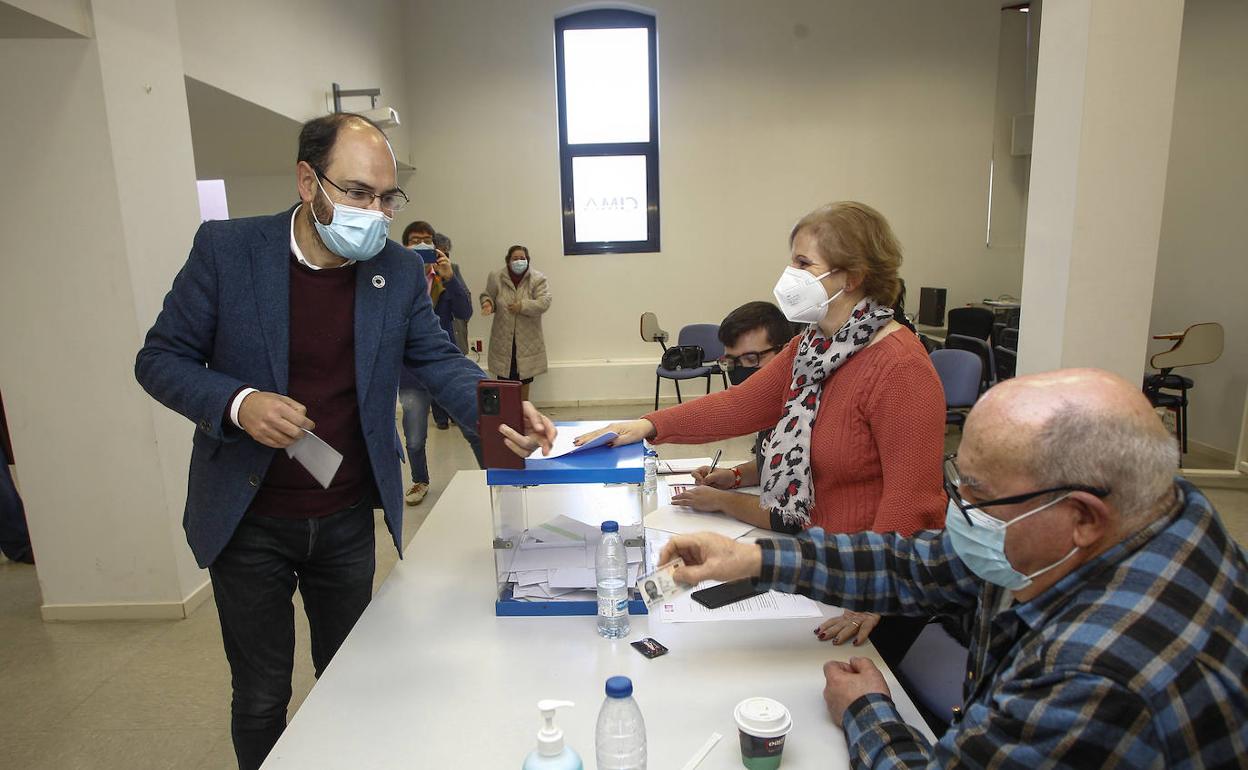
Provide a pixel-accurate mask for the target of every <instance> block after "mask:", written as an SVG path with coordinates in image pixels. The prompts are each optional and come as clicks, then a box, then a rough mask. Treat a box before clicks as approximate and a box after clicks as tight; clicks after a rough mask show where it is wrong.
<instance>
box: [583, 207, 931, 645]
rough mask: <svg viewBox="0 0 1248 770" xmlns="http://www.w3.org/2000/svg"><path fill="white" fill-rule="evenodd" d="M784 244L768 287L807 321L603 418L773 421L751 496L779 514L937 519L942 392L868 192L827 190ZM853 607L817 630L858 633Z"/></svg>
mask: <svg viewBox="0 0 1248 770" xmlns="http://www.w3.org/2000/svg"><path fill="white" fill-rule="evenodd" d="M789 246H790V252H791V254H790V263H789V266H788V267H786V268H785V269H784V273H783V274H782V275H781V277H780V280H779V281H778V282H777V284H776V286H775V289H774V294H775V297H776V301H777V303H778V304H779V306H780V309H781V310H782V311H783V312H784V314H785V317H787V318H788V319H789V320H790V321H793V322H796V323H803V324H808V326H807V327H806V329H805V331H804V333H802V334H801V335H799V336H797V337H795V338H794V339H793V340H792V341H791V342H790V343H789V344H788V345H786V346H785V349H784V350H783V351H782V352H781V353H780V354H779V355H778V356H776V358H775V359H774V360H772V361H771V362H770V363H768V364H767V365H766V366H764V367H762V369H760V370H759V372H758V373H757V374H754V375H753V376H752V377H750V378H749V379H748V380H746V381H744V382H742V383H741V384H740V385H736V386H734V387H732V388H729V389H728V390H725V391H722V392H719V393H715V394H712V395H709V396H704V397H702V398H699V399H697V400H696V401H691V402H689V403H686V404H682V405H679V406H674V407H671V408H668V409H662V410H660V411H657V412H652V413H650V414H648V415H646V416H645V417H644V418H643V419H640V420H630V421H627V422H621V423H616V424H614V425H611V426H609V427H607V428H606V429H604V430H613V431H615V432H617V433H619V434H620V435H619V438H617V439H616V441H615V443H617V444H620V443H629V442H633V441H640V440H642V439H650V440H651V441H652V442H653V443H656V444H661V443H669V442H670V443H678V444H693V443H704V442H708V441H717V440H722V439H726V438H731V437H733V436H740V435H745V434H747V433H751V432H754V431H758V430H763V429H765V428H770V429H772V431H771V436H770V438H769V439H768V441H767V442H766V444H765V446H764V447H763V453H762V454H763V467H762V468H761V469H760V470H761V476H762V478H761V482H762V495H761V502H762V505H763V506H764V507H765V508H766V509H769V510H770V511H772V512H774V513H775V514H776V515H778V516H779V519H780V521H781V522H783V523H784V524H786V525H790V526H792V525H798V526H801V527H822V528H824V529H825V530H828V531H830V532H860V531H863V530H874V531H877V532H899V533H901V534H903V535H909V534H911V533H913V532H915V531H917V530H920V529H927V528H939V527H940V526H941V524H942V522H943V521H944V513H945V504H946V498H945V496H944V492H943V490H942V475H941V461H942V454H943V449H944V433H945V399H944V392H943V391H942V389H941V386H940V380H939V378H938V377H937V376H936V371H935V369H933V368H932V364H931V360H930V359H929V358H928V355H927V351H926V350H924V348H923V345H922V344H921V343H920V342H919V340H918V339H917V338H916V337H915V335H913V334H911V333H910V332H909V331H907V330H905V329H904V327H903V326H902V325H901V324H899V323H897V322H896V321H894V320H893V319H892V310H891V306H892V304H893V302H894V300H895V299H896V296H897V293H898V290H899V288H900V287H899V278H898V274H897V272H898V269H899V267H900V265H901V247H900V245H899V244H898V243H897V240H896V238H895V237H894V235H893V232H892V228H891V227H890V226H889V224H888V222H887V221H886V220H885V219H884V217H883V216H881V215H880V214H879V212H877V211H875V210H874V209H872V208H871V207H869V206H866V205H864V204H861V203H854V202H841V203H832V204H829V205H827V206H823V207H822V208H819V209H816V210H815V211H812V212H811V213H809V214H807V215H806V216H805V217H803V218H802V219H801V220H800V221H799V222H798V223H797V224H796V225H795V226H794V227H793V230H792V232H791V233H790V234H789ZM590 437H592V434H591V435H590V436H587V437H585V438H586V439H587V438H590ZM760 513H761V514H763V515H766V514H767V511H760ZM751 523H756V524H758V525H760V526H768V527H769V526H770V522H763V521H761V520H760V521H759V522H751ZM861 617H862V619H859V618H860V616H859V615H857V614H855V615H849V616H846V619H841V618H834V619H833V620H830V621H828V622H827V623H825V624H824V625H823V626H821V627H820V629H816V633H819V634H820V637H821V638H833V639H835V640H836V641H838V642H839V641H845V640H846V639H848V638H851V637H856V639H857V640H858V641H859V642H861V641H862V640H865V638H866V633H869V631H870V627H871V626H873V625H874V620H875V617H874V616H872V617H871V618H870V619H869V620H868V619H867V618H866V616H865V615H863V616H861ZM903 620H904V621H908V620H909V619H891V620H890V621H889V622H890V623H898V624H900V623H902V622H903ZM917 633H918V626H917V625H916V627H915V628H913V629H910V628H908V627H907V628H905V629H897V631H896V632H895V633H891V634H889V635H888V636H889V637H890V638H887V639H886V638H882V637H880V636H878V635H877V641H876V646H877V647H880V648H881V650H880V651H881V654H884V649H883V647H884V646H885V645H886V644H888V643H889V642H891V641H892V639H894V638H895V639H896V641H897V642H898V643H899V646H901V647H903V648H904V647H908V646H909V642H910V641H911V640H912V639H913V636H914V635H917ZM890 657H891V656H890Z"/></svg>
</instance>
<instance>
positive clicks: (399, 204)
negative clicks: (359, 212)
mask: <svg viewBox="0 0 1248 770" xmlns="http://www.w3.org/2000/svg"><path fill="white" fill-rule="evenodd" d="M312 170H313V171H315V172H316V175H317V176H319V177H320V178H321V179H324V180H325V181H326V182H329V183H330V185H332V186H333V188H334V189H335V190H337V191H338V192H340V193H342V195H343V197H345V198H346V199H347V203H349V204H351V205H352V206H355V207H356V208H360V209H366V208H368V207H369V206H371V205H373V200H378V201H381V207H382V208H383V209H385V210H387V211H402V210H403V207H404V206H406V205H407V204H408V203H409V202H410V200H409V199H408V197H407V193H405V192H403V191H402V190H394V191H393V192H388V193H375V192H373V191H372V190H365V189H363V188H362V187H348V188H345V189H344V188H343V187H341V186H339V184H338V183H337V182H335V181H334V180H332V179H330V178H329V177H327V176H325V172H324V171H321V170H320V169H319V168H316V167H315V166H313V167H312Z"/></svg>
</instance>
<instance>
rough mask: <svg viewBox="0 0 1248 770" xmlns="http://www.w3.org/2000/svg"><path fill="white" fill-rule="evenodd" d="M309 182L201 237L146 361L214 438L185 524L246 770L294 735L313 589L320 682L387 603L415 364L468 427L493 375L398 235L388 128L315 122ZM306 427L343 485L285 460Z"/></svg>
mask: <svg viewBox="0 0 1248 770" xmlns="http://www.w3.org/2000/svg"><path fill="white" fill-rule="evenodd" d="M296 179H297V187H298V191H299V197H300V203H299V204H298V205H297V206H295V207H294V208H293V209H291V210H289V211H285V212H282V213H281V214H278V215H276V216H272V217H257V218H253V219H241V220H233V221H227V222H208V223H205V224H204V225H203V226H202V227H200V229H199V232H198V233H197V234H196V236H195V243H194V245H193V247H192V248H191V253H190V257H189V258H188V259H187V262H186V265H185V266H184V267H183V268H182V270H181V272H179V273H178V275H177V277H176V278H175V279H174V282H173V288H172V289H171V290H170V292H169V294H168V295H167V296H166V297H165V302H164V307H163V309H162V310H161V312H160V315H159V317H158V318H157V319H156V323H155V325H154V326H153V327H152V329H151V331H150V332H148V335H147V339H146V341H145V343H144V345H143V349H142V350H140V351H139V354H138V359H137V361H136V363H135V376H136V377H137V378H138V381H139V383H140V384H142V386H143V387H144V389H146V390H147V392H148V393H150V394H151V395H152V396H153V397H154V398H156V400H158V401H160V402H161V403H162V404H164V405H165V406H168V407H169V408H171V409H173V410H175V411H177V412H178V413H180V414H182V415H185V416H186V417H187V418H189V419H190V420H192V421H193V422H194V423H195V425H196V427H197V430H196V431H195V436H194V441H193V449H192V453H191V468H190V476H189V480H188V492H187V501H186V512H185V517H184V526H185V528H186V534H187V540H188V542H189V543H190V546H191V550H192V551H193V552H194V554H195V558H196V560H197V561H198V563H199V565H200V566H201V567H207V568H208V570H209V574H210V576H211V578H212V585H213V593H214V597H215V599H216V603H217V610H218V613H219V615H220V618H221V632H222V637H223V639H224V643H225V652H226V657H227V658H228V659H229V662H230V668H231V672H232V680H233V686H234V695H233V702H232V707H231V732H232V736H233V740H234V748H235V753H236V755H237V757H238V763H239V767H240V768H244V769H247V768H255V767H259V766H260V764H261V763H262V762H263V761H264V758H265V756H267V754H268V753H269V750H270V749H271V748H272V747H273V744H274V743H275V742H276V741H277V739H278V737H279V736H280V735H281V733H282V730H283V729H284V727H285V724H286V707H287V705H288V703H289V700H290V695H291V687H290V677H291V672H292V669H293V665H294V609H293V604H292V602H291V599H292V597H293V595H294V590H295V588H296V586H297V587H298V588H299V591H300V594H301V595H302V596H303V601H304V606H305V609H306V612H307V615H308V623H309V627H310V633H311V641H312V658H313V663H314V665H315V669H316V673H317V675H318V676H319V675H320V673H321V671H323V670H324V669H325V666H326V665H328V663H329V661H330V659H331V658H332V657H333V655H334V653H335V652H336V651H337V650H338V647H339V646H340V645H341V644H342V641H343V640H344V639H345V638H346V636H347V633H348V632H349V631H350V630H351V627H352V626H353V625H354V624H355V621H356V620H357V619H358V618H359V616H360V615H361V613H363V611H364V608H365V607H366V606H367V605H368V602H369V599H370V598H371V594H372V581H373V572H374V566H375V565H374V550H375V543H374V538H373V509H374V508H375V507H376V506H378V505H380V506H381V508H382V509H383V511H384V513H385V520H386V524H387V525H388V527H389V529H390V533H391V535H392V536H393V538H394V543H395V546H396V547H399V548H401V547H402V545H401V544H402V526H403V496H402V495H403V490H402V482H401V479H400V469H399V463H400V460H401V459H402V457H403V447H402V444H401V442H400V441H399V436H398V431H397V429H396V427H395V418H394V410H395V399H396V394H397V391H398V381H399V370H400V368H401V367H403V366H404V365H406V366H407V368H408V370H409V371H411V372H414V373H415V374H416V376H417V377H418V378H419V379H420V380H421V382H422V384H423V385H424V387H426V388H427V389H428V390H429V391H430V392H431V393H432V394H433V396H434V398H436V399H437V400H438V402H439V403H441V404H442V405H443V406H445V407H446V409H447V410H448V411H449V412H450V413H451V415H452V416H453V417H454V419H455V420H456V422H459V423H460V424H463V425H475V424H476V419H477V410H476V383H477V381H478V380H480V379H482V378H483V377H484V376H485V375H484V373H483V372H482V371H481V370H480V369H479V368H478V367H477V366H476V365H475V364H473V363H472V362H471V361H469V360H468V359H467V358H465V357H464V355H463V354H462V353H461V352H460V351H459V349H458V348H456V347H455V345H454V344H452V343H451V341H450V340H449V339H448V338H447V336H446V334H445V333H444V332H443V331H442V329H441V327H440V326H439V325H438V319H437V317H436V316H435V315H434V313H433V309H432V307H431V306H430V303H429V295H428V292H427V290H426V285H425V279H424V276H423V274H422V273H421V271H420V269H419V261H417V260H413V259H412V257H411V254H410V252H408V251H407V250H405V249H404V248H402V247H401V246H399V245H398V244H396V243H394V242H392V241H389V240H387V237H386V236H387V233H388V231H389V225H390V220H391V217H392V216H393V213H394V212H395V211H397V210H398V209H401V208H402V207H403V206H404V205H405V204H406V203H407V196H406V195H405V194H404V193H403V191H402V190H400V189H399V187H398V185H397V176H396V171H395V161H394V154H393V153H392V151H391V149H390V145H389V142H388V141H387V140H386V137H385V134H383V133H382V132H381V130H380V129H379V128H378V127H377V126H376V125H374V124H372V123H371V122H369V121H368V120H366V119H364V118H362V117H360V116H358V115H350V114H341V113H339V114H333V115H328V116H325V117H322V118H317V119H315V120H312V121H309V122H308V123H307V124H305V125H304V127H303V130H302V132H301V133H300V136H299V156H298V163H297V165H296ZM524 409H525V428H526V434H525V435H523V436H522V435H520V434H519V433H517V432H515V431H511V430H510V429H509V428H504V429H503V432H504V433H505V437H506V440H507V442H508V444H509V446H510V447H511V448H512V450H513V451H515V452H516V453H517V454H521V455H527V454H528V453H529V452H530V451H532V449H533V448H535V447H537V446H539V445H541V446H543V447H545V448H546V449H549V446H550V442H551V441H552V440H553V439H554V434H555V429H554V426H553V425H552V424H551V422H550V420H548V419H547V418H546V417H544V416H543V415H541V414H540V413H538V412H537V410H536V409H534V408H533V406H532V404H528V403H526V404H525V405H524ZM305 431H314V432H315V433H316V435H317V436H318V437H319V438H320V439H322V440H324V441H325V442H326V443H328V444H329V445H330V446H332V447H333V448H334V449H336V450H337V451H338V452H339V453H341V454H342V456H343V459H342V463H341V465H340V466H339V467H338V469H337V471H336V473H335V475H334V476H333V478H332V480H331V481H330V483H329V486H328V487H323V486H322V485H321V484H320V483H318V482H317V481H316V480H315V479H314V478H313V477H312V475H311V474H310V473H309V472H308V471H307V470H306V469H304V467H303V466H302V465H300V464H299V463H298V462H297V461H295V460H293V459H291V457H290V456H289V455H288V453H287V452H286V451H283V450H285V449H286V448H287V447H290V446H291V445H293V444H294V443H295V442H296V441H298V440H300V439H303V438H304V435H305ZM309 440H310V439H309Z"/></svg>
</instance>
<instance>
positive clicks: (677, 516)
mask: <svg viewBox="0 0 1248 770" xmlns="http://www.w3.org/2000/svg"><path fill="white" fill-rule="evenodd" d="M646 527H648V528H649V529H661V530H663V531H664V532H672V533H675V534H677V535H686V534H689V533H690V532H715V533H716V534H720V535H723V536H724V537H730V538H732V539H733V540H736V539H737V538H739V537H741V536H743V535H744V534H745V533H747V532H749V531H750V530H752V529H754V525H752V524H746V523H745V522H742V521H737V520H736V519H734V518H732V517H731V516H728V515H726V514H723V513H701V512H699V511H695V510H693V509H692V508H682V507H681V506H678V505H660V506H659V507H658V508H657V509H655V511H654V512H653V513H651V514H650V515H648V516H646Z"/></svg>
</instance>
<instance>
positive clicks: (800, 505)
mask: <svg viewBox="0 0 1248 770" xmlns="http://www.w3.org/2000/svg"><path fill="white" fill-rule="evenodd" d="M892 318H893V311H892V309H891V308H887V307H883V306H881V305H880V304H879V303H877V302H875V301H874V300H872V299H869V298H868V299H864V300H862V301H861V302H859V303H858V304H857V305H855V306H854V310H853V312H851V313H850V314H849V320H847V321H846V322H845V325H844V326H842V327H841V328H840V329H839V330H838V331H837V332H836V334H834V335H832V337H831V338H828V337H824V336H823V334H822V332H820V331H819V325H818V324H811V325H810V327H809V328H807V329H806V331H805V333H803V334H802V341H801V342H799V343H798V346H797V355H796V356H795V357H794V358H793V380H792V382H791V383H790V385H789V397H788V401H787V402H786V403H785V405H784V410H783V411H782V412H781V413H780V421H779V422H777V423H776V427H775V428H773V429H772V431H771V435H770V436H768V438H767V442H766V444H765V445H764V447H763V457H764V458H765V460H766V464H765V467H763V468H761V469H760V470H761V471H762V474H763V477H764V478H765V479H766V481H764V482H763V490H762V502H763V505H764V506H766V507H768V508H770V509H771V510H773V511H776V512H778V513H779V514H780V516H781V518H782V519H783V520H784V523H785V524H799V525H801V526H802V527H807V526H809V525H810V512H811V510H813V509H814V507H815V493H814V488H813V487H812V486H811V477H810V434H811V430H812V427H813V426H814V423H815V416H816V415H817V414H818V413H819V397H820V395H821V393H822V392H823V381H824V380H825V379H827V378H828V377H829V376H831V374H832V373H833V372H835V371H836V370H837V369H838V368H840V367H841V366H843V365H844V364H845V362H846V361H848V360H849V357H850V356H852V355H853V354H855V353H857V352H858V351H859V350H862V349H863V348H865V347H866V346H867V344H868V343H870V342H871V338H872V337H874V336H875V334H876V332H878V331H879V330H880V329H883V328H884V327H885V326H886V325H888V322H889V321H891V320H892Z"/></svg>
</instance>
